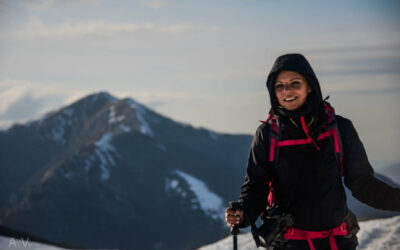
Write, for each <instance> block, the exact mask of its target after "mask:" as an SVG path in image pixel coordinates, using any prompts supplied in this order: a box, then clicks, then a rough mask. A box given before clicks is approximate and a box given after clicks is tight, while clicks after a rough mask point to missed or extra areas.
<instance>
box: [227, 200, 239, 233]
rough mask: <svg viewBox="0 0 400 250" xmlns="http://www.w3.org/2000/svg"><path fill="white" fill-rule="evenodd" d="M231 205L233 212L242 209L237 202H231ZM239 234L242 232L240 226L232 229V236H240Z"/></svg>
mask: <svg viewBox="0 0 400 250" xmlns="http://www.w3.org/2000/svg"><path fill="white" fill-rule="evenodd" d="M229 204H230V205H231V208H232V210H233V211H236V210H239V209H240V208H241V204H240V203H239V202H237V201H231V202H229ZM239 233H240V231H239V226H238V225H235V226H233V227H231V234H232V235H238V234H239Z"/></svg>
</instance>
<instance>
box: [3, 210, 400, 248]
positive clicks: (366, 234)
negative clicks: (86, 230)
mask: <svg viewBox="0 0 400 250" xmlns="http://www.w3.org/2000/svg"><path fill="white" fill-rule="evenodd" d="M360 227H361V230H360V232H359V234H358V240H359V242H360V245H359V246H358V247H357V249H358V250H361V249H370V250H378V249H379V250H385V249H387V250H393V249H400V216H396V217H393V218H387V219H376V220H370V221H366V222H361V223H360ZM238 243H239V245H238V247H239V249H240V250H255V249H257V248H256V246H255V244H254V241H253V238H252V236H251V234H250V233H246V234H241V235H239V238H238ZM0 249H14V250H23V249H29V250H64V249H66V248H59V247H54V246H50V245H46V244H41V243H36V242H31V241H29V240H28V241H27V240H26V239H23V240H21V239H12V238H8V237H2V236H0ZM230 249H232V237H227V238H225V239H223V240H221V241H219V242H216V243H214V244H211V245H207V246H204V247H202V248H200V249H199V250H230ZM260 249H262V248H260Z"/></svg>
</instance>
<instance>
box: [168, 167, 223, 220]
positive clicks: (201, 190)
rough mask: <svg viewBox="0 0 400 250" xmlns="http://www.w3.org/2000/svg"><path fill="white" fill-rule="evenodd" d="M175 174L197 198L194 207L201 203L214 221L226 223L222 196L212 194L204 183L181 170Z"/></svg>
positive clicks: (202, 207)
mask: <svg viewBox="0 0 400 250" xmlns="http://www.w3.org/2000/svg"><path fill="white" fill-rule="evenodd" d="M175 173H176V174H177V175H179V176H180V177H182V178H183V179H184V180H185V181H186V182H187V184H188V185H189V187H190V190H191V191H192V192H193V193H194V195H195V196H196V199H194V200H192V202H193V203H194V205H195V203H199V205H200V208H201V209H202V210H203V211H204V213H205V214H207V215H208V216H210V217H211V218H213V219H214V220H222V221H224V210H225V208H224V206H223V204H224V203H223V200H222V198H221V197H220V196H218V195H217V194H215V193H214V192H212V191H211V190H210V189H209V188H208V187H207V185H206V184H205V183H204V182H203V181H201V180H199V179H197V178H195V177H193V176H191V175H189V174H187V173H184V172H182V171H179V170H176V171H175Z"/></svg>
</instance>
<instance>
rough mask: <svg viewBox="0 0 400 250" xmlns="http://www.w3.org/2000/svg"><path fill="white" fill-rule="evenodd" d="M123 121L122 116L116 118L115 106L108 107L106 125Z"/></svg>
mask: <svg viewBox="0 0 400 250" xmlns="http://www.w3.org/2000/svg"><path fill="white" fill-rule="evenodd" d="M124 119H125V116H124V115H120V116H116V111H115V106H110V108H109V114H108V123H109V124H113V123H116V122H120V121H123V120H124Z"/></svg>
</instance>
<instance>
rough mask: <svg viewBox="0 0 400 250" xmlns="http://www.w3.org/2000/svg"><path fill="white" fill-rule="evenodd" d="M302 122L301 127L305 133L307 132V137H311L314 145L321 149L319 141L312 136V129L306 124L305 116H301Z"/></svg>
mask: <svg viewBox="0 0 400 250" xmlns="http://www.w3.org/2000/svg"><path fill="white" fill-rule="evenodd" d="M300 122H301V127H302V128H303V131H304V133H306V136H307V138H309V139H311V141H312V143H313V144H314V146H315V147H316V148H317V150H318V151H319V150H320V149H319V147H318V145H317V143H316V142H315V141H314V139H313V138H311V136H310V131H309V129H308V127H307V125H306V121H305V119H304V116H300Z"/></svg>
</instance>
